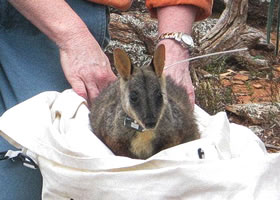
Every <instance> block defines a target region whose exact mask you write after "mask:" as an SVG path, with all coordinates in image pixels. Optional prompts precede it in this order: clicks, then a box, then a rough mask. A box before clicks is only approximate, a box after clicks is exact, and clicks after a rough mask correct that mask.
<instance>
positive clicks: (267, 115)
mask: <svg viewBox="0 0 280 200" xmlns="http://www.w3.org/2000/svg"><path fill="white" fill-rule="evenodd" d="M226 110H227V111H229V112H232V113H234V114H236V115H238V116H240V117H242V118H243V119H244V118H245V119H246V120H249V121H250V122H251V123H253V124H255V125H260V124H264V123H265V122H269V121H276V122H279V121H280V103H259V104H257V103H252V104H236V105H230V106H226Z"/></svg>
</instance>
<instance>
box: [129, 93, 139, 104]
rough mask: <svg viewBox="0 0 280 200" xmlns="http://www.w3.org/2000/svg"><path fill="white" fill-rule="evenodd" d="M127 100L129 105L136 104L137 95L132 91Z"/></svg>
mask: <svg viewBox="0 0 280 200" xmlns="http://www.w3.org/2000/svg"><path fill="white" fill-rule="evenodd" d="M129 99H130V102H131V103H134V104H135V103H137V101H138V93H137V92H136V91H132V92H131V93H130V95H129Z"/></svg>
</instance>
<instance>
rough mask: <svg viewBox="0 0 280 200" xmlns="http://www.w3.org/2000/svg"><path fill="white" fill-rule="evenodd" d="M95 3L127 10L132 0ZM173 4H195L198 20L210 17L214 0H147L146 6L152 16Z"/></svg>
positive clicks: (101, 0) (97, 0) (103, 0)
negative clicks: (160, 8) (197, 10)
mask: <svg viewBox="0 0 280 200" xmlns="http://www.w3.org/2000/svg"><path fill="white" fill-rule="evenodd" d="M89 1H92V2H95V3H99V4H104V5H108V6H112V7H115V8H117V9H120V10H127V9H128V8H129V7H130V6H131V4H132V0H89ZM172 5H193V6H196V7H198V8H200V9H199V12H198V14H197V15H196V21H198V20H202V19H205V18H207V17H209V16H210V15H211V13H212V5H213V0H146V6H147V8H148V9H149V10H150V11H151V14H152V16H156V9H155V8H157V7H163V6H172Z"/></svg>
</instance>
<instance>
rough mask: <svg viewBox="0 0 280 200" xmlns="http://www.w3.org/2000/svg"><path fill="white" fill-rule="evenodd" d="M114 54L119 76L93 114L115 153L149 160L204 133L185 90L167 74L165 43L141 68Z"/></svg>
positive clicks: (95, 103) (96, 131) (98, 129)
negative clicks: (198, 124)
mask: <svg viewBox="0 0 280 200" xmlns="http://www.w3.org/2000/svg"><path fill="white" fill-rule="evenodd" d="M113 55H114V64H115V67H116V69H117V71H118V73H119V75H120V78H119V79H118V80H117V81H116V82H114V83H112V84H111V85H110V86H109V87H108V88H106V89H104V90H103V92H101V94H100V95H99V96H98V97H97V98H96V99H95V100H94V101H93V104H92V107H91V113H90V121H91V126H92V130H93V132H94V134H95V135H96V136H97V137H98V138H99V139H100V140H102V141H103V142H104V143H105V144H106V145H107V146H108V147H109V148H110V149H111V150H112V151H113V152H114V153H115V154H116V155H119V156H127V157H131V158H139V159H147V158H149V157H150V156H152V155H154V154H155V153H157V152H159V151H161V150H163V149H167V148H169V147H172V146H175V145H178V144H181V143H185V142H188V141H192V140H195V139H198V138H199V137H200V134H199V132H198V128H197V125H196V122H195V119H194V116H193V111H192V108H191V104H190V102H189V98H188V96H187V93H186V91H185V89H183V88H182V87H180V86H178V85H176V84H175V83H174V81H173V80H172V79H171V78H170V77H169V76H167V77H165V76H164V75H163V68H164V60H165V47H164V45H160V46H159V47H158V48H157V49H156V51H155V53H154V57H153V61H152V63H151V64H150V65H148V66H145V67H141V68H137V67H133V66H132V65H131V62H130V59H129V57H128V55H127V54H126V53H125V52H124V51H123V50H121V49H115V50H114V53H113Z"/></svg>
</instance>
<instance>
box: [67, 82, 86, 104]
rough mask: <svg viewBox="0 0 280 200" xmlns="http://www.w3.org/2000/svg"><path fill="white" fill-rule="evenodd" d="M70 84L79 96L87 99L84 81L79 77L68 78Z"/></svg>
mask: <svg viewBox="0 0 280 200" xmlns="http://www.w3.org/2000/svg"><path fill="white" fill-rule="evenodd" d="M69 83H70V85H71V86H72V89H73V90H74V91H75V92H76V93H77V94H78V95H79V96H81V97H83V98H84V99H85V100H87V101H88V94H87V89H86V86H85V84H84V82H83V81H82V80H81V79H78V78H77V79H70V80H69Z"/></svg>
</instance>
